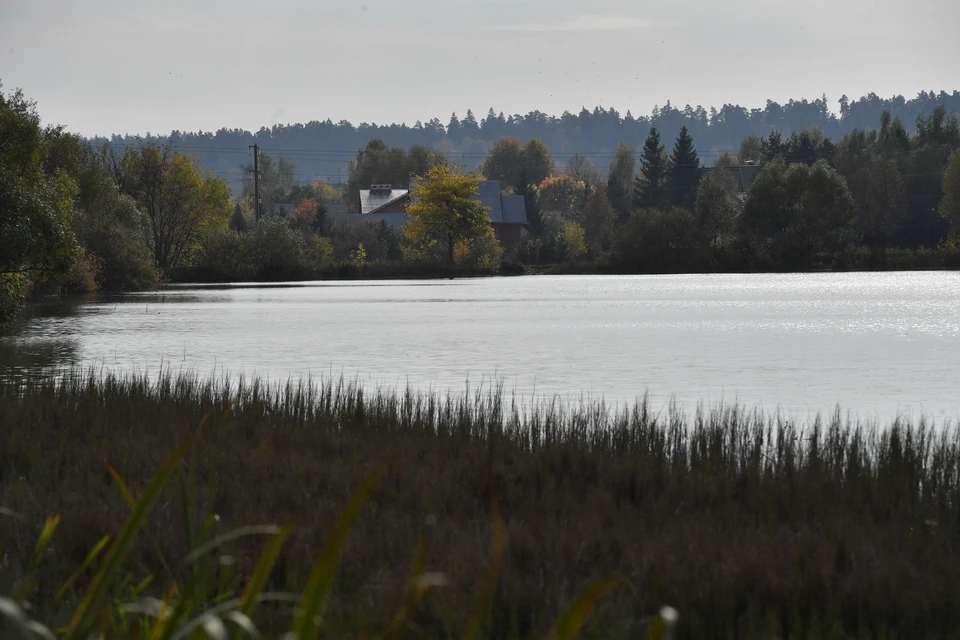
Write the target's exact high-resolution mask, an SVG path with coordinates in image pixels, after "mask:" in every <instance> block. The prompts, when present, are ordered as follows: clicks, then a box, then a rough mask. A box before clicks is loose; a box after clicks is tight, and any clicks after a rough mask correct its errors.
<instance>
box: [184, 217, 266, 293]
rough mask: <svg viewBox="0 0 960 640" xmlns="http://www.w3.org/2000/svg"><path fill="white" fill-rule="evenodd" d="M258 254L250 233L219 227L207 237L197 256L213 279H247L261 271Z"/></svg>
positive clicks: (225, 280)
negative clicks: (258, 265)
mask: <svg viewBox="0 0 960 640" xmlns="http://www.w3.org/2000/svg"><path fill="white" fill-rule="evenodd" d="M257 258H258V256H257V254H256V253H255V252H254V246H253V241H252V240H251V238H250V237H249V234H242V233H238V232H236V231H234V230H232V229H220V230H219V231H215V232H214V233H212V234H210V236H209V237H207V239H206V242H204V243H203V249H202V250H201V252H200V256H199V257H198V259H197V262H198V264H199V265H200V267H201V268H202V269H203V270H204V272H205V274H206V279H209V280H213V281H214V282H244V281H247V280H252V279H254V278H255V277H256V275H257V272H258V270H259V269H258V267H257V262H256V261H257Z"/></svg>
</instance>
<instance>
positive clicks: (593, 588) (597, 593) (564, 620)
mask: <svg viewBox="0 0 960 640" xmlns="http://www.w3.org/2000/svg"><path fill="white" fill-rule="evenodd" d="M618 586H620V583H619V582H618V581H616V580H600V581H599V582H594V583H593V584H591V585H589V586H588V587H587V588H586V589H584V591H583V593H581V594H580V596H579V597H578V598H577V599H576V600H575V601H574V602H573V604H572V605H570V608H568V609H567V610H566V611H565V612H564V613H563V615H561V616H560V619H559V620H557V623H556V625H555V626H554V627H553V632H552V633H551V634H550V637H551V638H552V640H574V638H576V637H577V635H579V633H580V630H581V629H583V625H584V623H585V622H586V621H587V618H589V617H590V614H591V613H592V612H593V609H594V608H595V607H596V606H597V602H599V600H600V599H601V598H603V597H604V596H606V595H607V594H609V593H611V592H613V591H614V590H615V589H616V588H617V587H618Z"/></svg>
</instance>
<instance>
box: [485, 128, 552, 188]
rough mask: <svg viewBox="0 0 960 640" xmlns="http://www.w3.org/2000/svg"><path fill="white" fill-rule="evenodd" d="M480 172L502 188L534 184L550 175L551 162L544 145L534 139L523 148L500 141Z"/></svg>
mask: <svg viewBox="0 0 960 640" xmlns="http://www.w3.org/2000/svg"><path fill="white" fill-rule="evenodd" d="M481 172H482V173H483V177H484V178H486V179H487V180H496V181H497V182H499V183H500V187H501V188H503V189H506V188H508V187H512V188H517V187H518V186H519V185H528V184H534V185H536V184H540V183H541V182H543V181H544V180H545V179H546V178H547V177H549V176H550V175H552V174H553V159H552V158H551V156H550V151H549V150H548V149H547V147H546V145H544V144H543V143H542V142H540V140H537V139H536V138H533V139H531V140H528V141H527V143H526V144H523V145H521V144H520V142H518V141H517V140H515V139H513V138H500V139H499V140H497V141H496V142H494V144H493V146H492V147H491V148H490V151H489V152H488V153H487V158H486V160H484V162H483V166H482V168H481Z"/></svg>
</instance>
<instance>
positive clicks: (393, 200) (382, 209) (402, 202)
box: [360, 184, 410, 215]
mask: <svg viewBox="0 0 960 640" xmlns="http://www.w3.org/2000/svg"><path fill="white" fill-rule="evenodd" d="M409 202H410V192H409V191H408V190H407V189H394V188H393V187H391V186H390V185H389V184H372V185H370V188H369V189H361V190H360V215H369V214H371V213H403V212H404V211H406V209H407V204H408V203H409Z"/></svg>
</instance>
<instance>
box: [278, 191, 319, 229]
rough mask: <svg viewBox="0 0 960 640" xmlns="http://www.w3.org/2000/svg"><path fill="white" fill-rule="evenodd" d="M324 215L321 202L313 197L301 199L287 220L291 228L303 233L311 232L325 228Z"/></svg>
mask: <svg viewBox="0 0 960 640" xmlns="http://www.w3.org/2000/svg"><path fill="white" fill-rule="evenodd" d="M322 215H323V214H322V213H321V209H320V203H319V202H317V201H316V200H313V199H312V198H311V199H309V200H303V201H301V202H300V204H298V205H297V206H296V208H295V209H294V210H293V213H291V214H290V217H289V218H288V219H287V221H288V223H289V224H290V228H291V229H296V230H297V231H299V232H301V233H311V232H314V231H322V230H323V222H322Z"/></svg>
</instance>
